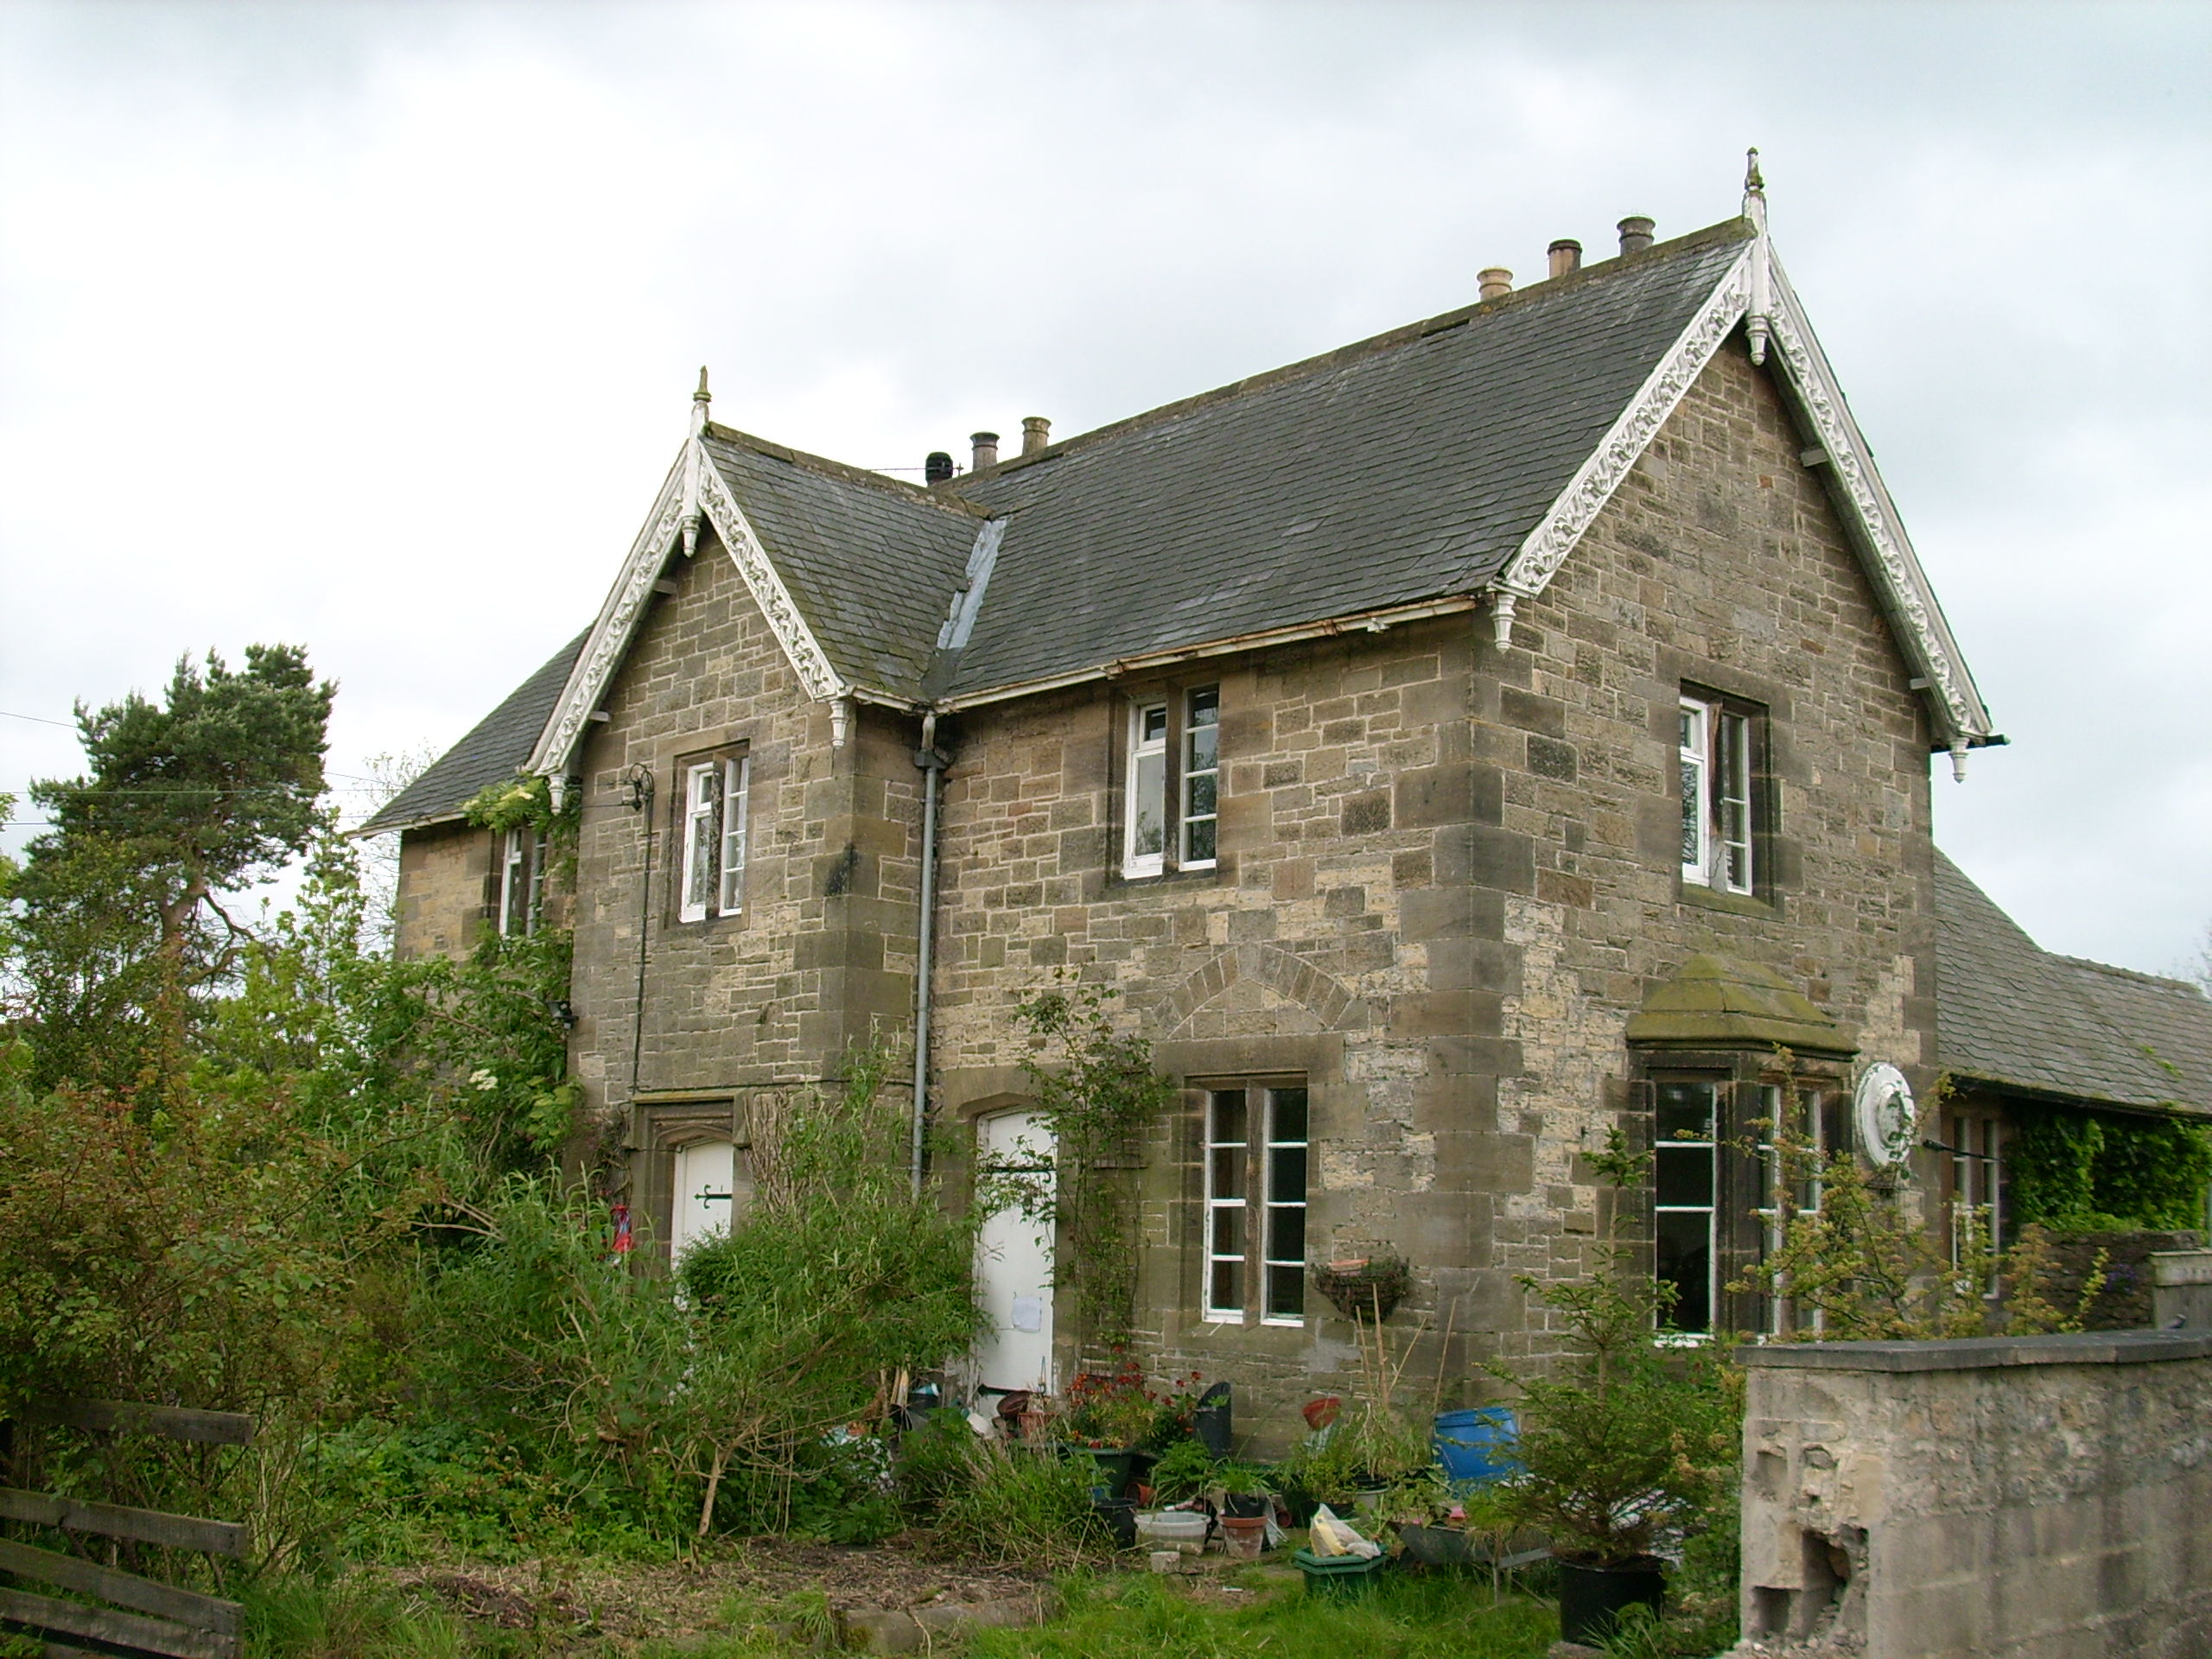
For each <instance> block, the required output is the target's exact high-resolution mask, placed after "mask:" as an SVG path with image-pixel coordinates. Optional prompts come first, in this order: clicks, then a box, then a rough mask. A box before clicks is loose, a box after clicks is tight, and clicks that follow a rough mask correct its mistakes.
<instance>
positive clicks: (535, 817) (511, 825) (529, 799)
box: [461, 777, 583, 886]
mask: <svg viewBox="0 0 2212 1659" xmlns="http://www.w3.org/2000/svg"><path fill="white" fill-rule="evenodd" d="M461 816H462V817H465V818H467V820H468V821H469V823H473V824H475V825H476V826H477V827H478V828H480V829H493V830H498V831H500V832H502V833H504V832H505V831H506V830H509V829H536V830H537V833H538V834H539V835H541V836H544V837H545V845H546V847H547V849H549V850H550V852H551V854H552V857H553V862H552V866H551V868H550V874H551V875H552V876H553V877H554V879H555V880H557V881H559V882H561V883H562V884H563V885H564V886H568V885H573V884H574V882H575V877H576V832H577V830H578V829H581V828H582V823H583V797H582V793H581V792H579V791H570V793H569V798H568V799H566V800H565V801H563V802H562V803H561V804H560V806H559V807H557V808H556V807H555V806H554V804H553V785H552V782H551V780H550V779H545V778H535V777H533V778H511V779H505V781H503V782H500V783H496V784H486V785H485V786H484V787H483V788H482V789H480V790H478V791H476V793H475V794H474V795H473V796H471V797H470V798H468V800H467V802H466V803H464V804H463V805H462V807H461Z"/></svg>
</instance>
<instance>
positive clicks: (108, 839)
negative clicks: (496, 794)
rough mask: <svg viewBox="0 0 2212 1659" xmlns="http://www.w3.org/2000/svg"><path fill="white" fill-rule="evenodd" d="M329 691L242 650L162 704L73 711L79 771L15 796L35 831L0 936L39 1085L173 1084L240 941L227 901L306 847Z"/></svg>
mask: <svg viewBox="0 0 2212 1659" xmlns="http://www.w3.org/2000/svg"><path fill="white" fill-rule="evenodd" d="M335 690H336V688H335V687H334V685H333V684H332V683H329V682H328V681H325V682H323V683H320V684H318V683H316V682H315V677H314V676H313V674H312V673H310V672H309V671H308V662H307V653H306V652H304V651H303V650H302V649H301V648H300V647H298V646H296V645H249V646H247V647H246V653H245V667H244V668H243V669H242V670H238V671H233V670H232V669H231V668H230V667H228V666H227V665H226V664H225V663H224V661H223V659H222V658H220V657H219V656H217V655H215V654H214V653H213V652H209V653H208V656H207V664H206V666H205V668H204V669H202V668H201V667H200V666H199V665H197V664H194V661H193V660H192V658H190V657H185V658H181V660H180V661H179V662H178V664H177V666H176V672H175V676H174V677H172V678H171V679H170V681H169V684H168V693H167V696H166V698H165V700H164V701H163V702H159V703H156V702H151V701H149V700H148V699H147V698H145V697H143V696H140V695H138V694H137V692H133V693H131V694H130V696H127V697H125V698H124V700H123V701H122V702H114V703H110V704H108V705H106V706H105V708H102V709H98V710H92V709H87V708H86V706H85V705H84V704H82V703H79V705H78V707H77V724H78V728H79V734H80V738H81V741H82V742H83V744H84V747H85V753H86V760H88V761H89V763H90V771H89V772H88V773H87V774H86V775H85V776H82V777H78V778H70V779H41V780H39V781H37V782H35V783H34V784H33V785H32V786H31V798H32V799H33V800H34V801H35V802H36V803H37V804H39V805H40V806H41V807H43V808H44V809H45V810H46V811H47V814H48V821H49V823H50V824H51V828H49V829H48V830H47V831H46V832H45V833H44V834H42V835H41V836H38V837H36V838H35V840H33V841H32V842H31V843H30V845H29V848H28V849H26V857H25V860H24V862H23V867H22V871H21V872H20V874H18V875H17V876H16V878H15V880H14V882H13V887H12V895H11V896H12V897H13V899H15V901H16V902H15V906H14V913H13V915H12V916H11V917H10V919H9V923H8V932H9V937H8V938H7V940H6V946H7V955H8V957H10V963H9V966H10V970H11V973H12V976H13V977H14V978H15V979H16V981H17V982H18V984H19V987H20V988H21V991H22V995H23V998H24V1001H25V1004H26V1014H27V1016H28V1020H27V1023H28V1025H29V1029H30V1031H31V1033H32V1036H33V1040H34V1048H35V1052H36V1055H37V1065H36V1079H35V1080H36V1083H37V1084H39V1085H40V1086H42V1087H48V1088H50V1087H54V1086H56V1085H59V1084H65V1083H69V1084H80V1085H84V1086H88V1087H100V1088H106V1089H116V1090H124V1089H129V1090H137V1091H138V1092H139V1094H140V1096H141V1098H142V1099H143V1100H149V1103H157V1102H158V1101H159V1100H161V1099H162V1098H163V1097H165V1096H167V1095H168V1094H169V1093H170V1092H171V1091H173V1090H175V1088H176V1087H177V1085H178V1083H179V1081H180V1079H181V1077H182V1075H183V1072H184V1070H185V1066H186V1063H187V1055H188V1052H189V1046H190V1041H189V1039H190V1035H191V1033H192V1030H193V1028H194V1025H195V1024H196V1023H197V1022H198V1020H200V1017H201V1014H202V1012H203V1010H204V1007H205V1005H206V1003H207V999H208V997H209V996H210V995H211V994H213V992H214V991H216V990H217V989H219V988H220V987H221V986H222V985H223V984H224V983H225V982H226V981H227V980H228V979H229V978H230V977H231V976H232V973H233V972H234V970H235V969H236V967H237V964H238V957H239V953H240V951H241V950H243V949H244V947H245V944H247V943H248V941H249V939H250V937H251V936H250V934H249V932H248V931H247V929H246V928H245V926H244V925H242V924H241V923H240V922H239V920H238V918H236V917H234V916H233V915H232V913H231V909H230V908H229V907H228V906H231V905H232V903H234V901H235V899H236V896H237V895H238V894H240V893H243V892H245V890H247V889H249V888H251V887H253V886H254V885H255V884H256V883H257V882H259V881H261V880H265V879H266V878H268V877H269V876H270V875H272V874H275V873H276V871H277V869H279V868H282V866H283V864H284V863H285V862H287V861H289V860H290V859H292V858H294V857H296V856H297V855H299V854H300V852H301V851H302V849H304V848H305V847H306V846H307V845H308V842H309V841H310V840H311V839H312V838H313V836H314V835H315V828H316V823H317V821H318V820H317V798H319V797H320V796H321V793H322V791H323V773H322V757H323V753H324V750H325V747H327V746H326V741H325V733H326V731H327V727H328V724H329V720H330V707H331V700H332V698H333V696H334V693H335Z"/></svg>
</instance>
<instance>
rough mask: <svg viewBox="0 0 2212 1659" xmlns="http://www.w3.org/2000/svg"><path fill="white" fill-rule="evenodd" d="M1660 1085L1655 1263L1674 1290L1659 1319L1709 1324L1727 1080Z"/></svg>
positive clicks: (1687, 1328) (1689, 1325)
mask: <svg viewBox="0 0 2212 1659" xmlns="http://www.w3.org/2000/svg"><path fill="white" fill-rule="evenodd" d="M1654 1093H1655V1109H1656V1122H1655V1124H1654V1129H1655V1136H1654V1140H1653V1142H1652V1171H1651V1177H1652V1199H1653V1202H1652V1220H1653V1225H1652V1233H1653V1240H1654V1244H1655V1250H1654V1256H1655V1267H1654V1271H1655V1272H1656V1274H1657V1275H1658V1279H1659V1282H1660V1283H1661V1284H1662V1285H1664V1286H1666V1287H1668V1289H1669V1292H1670V1293H1671V1294H1672V1298H1673V1300H1672V1301H1671V1303H1670V1304H1669V1306H1667V1307H1666V1308H1665V1309H1663V1310H1662V1312H1661V1314H1660V1319H1661V1321H1662V1324H1664V1325H1666V1326H1668V1327H1669V1328H1670V1329H1673V1330H1675V1331H1681V1332H1700V1333H1703V1332H1710V1331H1711V1330H1712V1329H1713V1308H1714V1306H1715V1305H1716V1304H1717V1303H1718V1301H1719V1292H1720V1287H1719V1282H1718V1277H1717V1275H1718V1272H1719V1260H1720V1237H1719V1223H1720V1211H1719V1205H1718V1199H1719V1189H1720V1142H1719V1114H1720V1085H1719V1084H1717V1083H1704V1082H1691V1081H1688V1080H1685V1079H1680V1078H1675V1079H1662V1080H1661V1081H1660V1082H1659V1083H1658V1084H1657V1085H1656V1089H1655V1091H1654Z"/></svg>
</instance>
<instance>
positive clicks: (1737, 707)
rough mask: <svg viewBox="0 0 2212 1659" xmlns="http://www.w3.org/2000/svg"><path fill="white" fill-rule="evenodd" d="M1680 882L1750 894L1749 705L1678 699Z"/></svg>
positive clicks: (1689, 696)
mask: <svg viewBox="0 0 2212 1659" xmlns="http://www.w3.org/2000/svg"><path fill="white" fill-rule="evenodd" d="M1678 713H1679V721H1680V731H1681V791H1682V880H1685V881H1693V882H1695V883H1697V884H1698V885H1699V886H1700V887H1715V888H1718V889H1719V890H1720V891H1722V892H1724V893H1750V892H1751V890H1752V887H1753V885H1754V882H1755V879H1756V875H1757V872H1756V871H1755V870H1754V868H1753V866H1752V858H1753V847H1754V832H1755V830H1756V829H1757V828H1758V826H1757V825H1756V824H1755V823H1753V821H1752V804H1753V794H1752V789H1751V760H1752V755H1751V747H1752V735H1753V730H1752V728H1753V726H1754V723H1755V721H1756V719H1757V715H1756V714H1755V713H1754V711H1753V710H1752V709H1750V708H1749V707H1747V706H1745V705H1743V704H1740V703H1736V702H1728V701H1726V700H1724V699H1722V698H1719V697H1710V696H1702V695H1700V694H1697V693H1693V692H1685V693H1683V695H1682V699H1681V709H1680V710H1679V711H1678Z"/></svg>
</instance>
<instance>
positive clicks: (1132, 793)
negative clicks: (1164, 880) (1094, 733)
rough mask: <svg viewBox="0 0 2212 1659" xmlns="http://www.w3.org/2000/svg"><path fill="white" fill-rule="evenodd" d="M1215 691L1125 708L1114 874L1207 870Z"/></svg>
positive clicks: (1217, 769)
mask: <svg viewBox="0 0 2212 1659" xmlns="http://www.w3.org/2000/svg"><path fill="white" fill-rule="evenodd" d="M1220 734H1221V692H1220V690H1219V688H1218V687H1215V686H1205V687H1203V688H1201V689H1199V690H1193V691H1185V692H1184V693H1182V694H1181V696H1179V698H1177V697H1166V696H1160V697H1150V698H1142V699H1140V700H1138V701H1136V702H1132V703H1131V704H1130V705H1129V726H1128V756H1127V760H1128V766H1127V769H1126V771H1125V772H1124V774H1123V775H1124V777H1125V778H1126V779H1127V793H1126V799H1125V801H1124V804H1123V809H1122V874H1123V875H1125V876H1132V877H1140V876H1149V875H1160V874H1164V873H1165V872H1166V868H1167V866H1168V863H1169V850H1170V848H1171V846H1172V848H1173V855H1174V856H1173V862H1174V865H1175V867H1176V868H1178V869H1185V870H1210V869H1211V868H1214V863H1215V858H1216V842H1217V838H1216V834H1215V827H1216V824H1217V821H1218V810H1219V801H1220V793H1221V743H1220Z"/></svg>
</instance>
